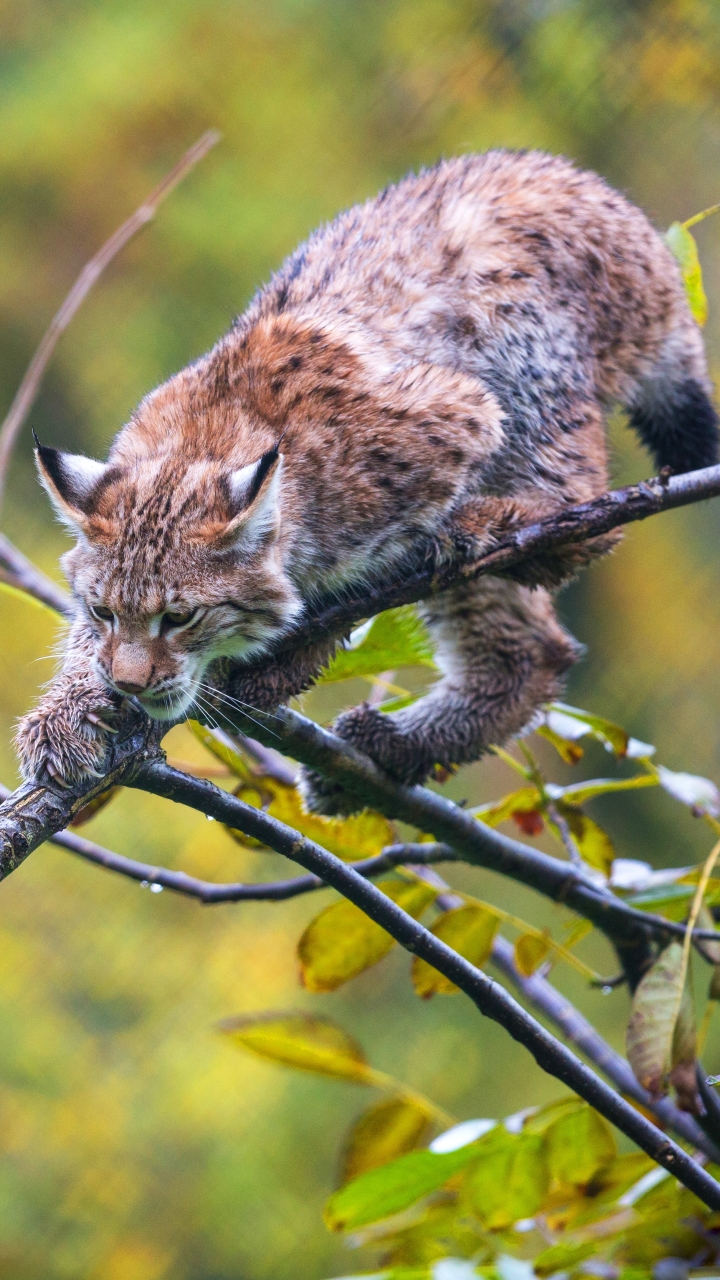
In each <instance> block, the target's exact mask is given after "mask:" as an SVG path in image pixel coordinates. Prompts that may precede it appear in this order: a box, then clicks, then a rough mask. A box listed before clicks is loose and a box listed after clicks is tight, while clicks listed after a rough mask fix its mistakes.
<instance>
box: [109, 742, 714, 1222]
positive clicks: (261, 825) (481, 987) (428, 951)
mask: <svg viewBox="0 0 720 1280" xmlns="http://www.w3.org/2000/svg"><path fill="white" fill-rule="evenodd" d="M129 783H130V785H131V786H139V787H141V788H142V789H143V790H146V791H151V792H153V793H154V794H155V795H161V796H164V797H165V798H166V799H170V800H175V801H177V802H179V803H182V804H187V805H190V806H191V807H192V808H197V809H199V810H200V811H201V812H203V813H209V814H210V815H211V816H212V817H214V818H216V819H217V820H218V821H220V822H227V823H228V824H229V825H231V826H233V827H237V828H239V829H241V830H246V831H247V832H248V834H249V835H253V836H254V837H255V838H256V839H260V840H262V841H263V843H264V844H267V845H269V846H270V848H272V849H275V851H276V852H277V853H281V854H283V855H284V856H285V857H287V858H290V859H291V860H292V861H294V862H299V863H300V865H301V866H304V867H305V869H306V870H307V871H310V872H311V873H312V874H314V875H316V876H319V877H320V878H321V879H322V880H324V881H325V882H326V883H327V884H329V885H332V887H333V888H335V889H337V890H338V891H339V892H340V893H341V894H342V895H343V897H345V898H347V899H348V900H349V901H350V902H353V903H354V904H355V905H356V906H357V907H359V908H360V910H361V911H363V912H364V913H365V914H366V915H367V916H369V918H370V919H371V920H374V921H375V922H376V924H379V925H381V926H382V928H384V929H386V930H387V932H388V933H389V934H390V935H391V937H393V938H395V940H396V941H397V942H399V943H400V945H401V946H403V947H404V948H405V949H406V950H407V951H410V952H411V953H412V954H414V955H418V956H421V957H422V959H424V960H426V961H427V962H428V964H431V965H432V966H433V967H434V968H435V969H437V970H438V971H439V972H440V973H442V974H443V975H444V976H445V977H447V978H448V979H449V980H450V981H451V982H454V983H455V985H456V986H458V987H460V989H461V990H462V991H464V992H465V994H466V995H468V996H469V997H470V998H471V999H472V1001H473V1003H474V1004H475V1005H476V1007H477V1008H478V1009H479V1010H480V1012H481V1013H483V1014H485V1015H486V1016H487V1017H490V1018H492V1019H493V1020H494V1021H496V1022H499V1023H500V1025H501V1026H503V1027H504V1028H505V1030H506V1031H508V1032H509V1033H510V1035H511V1036H512V1037H513V1038H514V1039H515V1040H517V1041H518V1042H519V1043H520V1044H523V1045H524V1046H525V1047H526V1048H527V1049H529V1051H530V1053H531V1054H532V1055H533V1057H534V1058H535V1060H536V1062H537V1063H538V1065H539V1066H540V1067H541V1068H542V1069H543V1070H544V1071H546V1072H547V1073H548V1074H550V1075H552V1076H555V1077H556V1078H557V1079H558V1080H562V1082H563V1083H564V1084H567V1085H568V1086H569V1088H571V1089H573V1090H574V1092H575V1093H577V1094H578V1095H579V1096H580V1097H581V1098H584V1099H585V1101H586V1102H589V1103H590V1105H591V1106H593V1107H595V1109H596V1110H597V1111H599V1112H600V1113H601V1115H604V1116H605V1118H606V1119H607V1120H610V1121H611V1122H612V1123H613V1124H615V1125H617V1127H618V1128H619V1129H620V1130H621V1131H622V1132H623V1133H624V1134H626V1136H627V1137H629V1138H631V1139H632V1140H633V1141H634V1142H636V1143H637V1145H638V1146H639V1147H640V1148H641V1149H642V1150H643V1151H645V1152H646V1153H647V1154H648V1155H649V1156H651V1158H652V1159H653V1160H655V1161H657V1163H658V1164H660V1165H662V1167H663V1168H665V1169H667V1170H668V1171H669V1172H671V1173H673V1174H674V1176H675V1177H676V1178H678V1179H679V1181H680V1182H682V1183H683V1185H684V1186H686V1187H688V1188H689V1189H690V1190H691V1191H693V1192H694V1193H695V1194H696V1195H697V1196H698V1197H699V1198H700V1199H701V1200H702V1201H703V1202H704V1203H705V1204H707V1205H709V1206H710V1207H711V1208H720V1184H718V1183H717V1182H716V1181H715V1180H714V1178H711V1177H710V1175H709V1174H707V1173H706V1172H705V1170H704V1169H702V1168H701V1167H700V1166H699V1165H698V1164H697V1163H696V1162H695V1161H694V1160H692V1159H691V1157H689V1156H687V1155H686V1154H685V1152H684V1151H683V1150H682V1149H681V1148H680V1147H678V1146H677V1145H676V1144H675V1143H674V1142H672V1141H671V1140H670V1139H669V1138H667V1137H666V1136H665V1135H664V1134H663V1133H661V1132H660V1131H659V1130H658V1129H657V1128H656V1126H655V1125H653V1124H651V1123H650V1122H649V1121H648V1120H646V1119H645V1117H644V1116H642V1115H640V1113H639V1112H637V1111H636V1110H634V1108H633V1107H631V1106H630V1105H629V1103H627V1102H625V1101H624V1099H622V1098H621V1097H620V1096H619V1095H618V1094H617V1093H615V1092H614V1091H613V1090H612V1089H611V1088H610V1087H609V1086H608V1085H606V1084H605V1083H604V1081H602V1080H601V1079H600V1078H599V1077H598V1076H596V1075H595V1073H594V1072H593V1071H591V1070H590V1068H589V1067H587V1066H586V1065H585V1064H584V1063H583V1062H581V1061H580V1059H579V1058H576V1057H575V1055H574V1054H573V1053H571V1052H570V1050H569V1049H567V1048H566V1047H565V1046H564V1045H562V1044H561V1043H560V1042H559V1041H558V1040H556V1039H555V1037H554V1036H553V1035H551V1034H550V1032H548V1031H546V1030H545V1028H544V1027H543V1026H541V1025H540V1023H539V1022H537V1021H536V1020H535V1019H534V1018H533V1017H532V1016H531V1015H530V1014H528V1013H527V1012H526V1011H525V1010H524V1009H523V1008H522V1006H521V1005H519V1004H518V1003H517V1001H516V1000H514V999H513V997H512V996H511V995H510V994H509V993H508V992H507V991H506V990H505V988H504V987H502V986H500V985H499V984H498V983H496V982H493V981H492V979H490V978H488V976H487V974H485V973H483V971H482V970H481V969H476V968H475V967H474V966H473V965H471V964H470V963H469V962H468V961H467V960H465V959H464V957H462V956H460V955H458V953H457V952H455V951H453V950H452V948H450V947H448V946H446V944H445V943H444V942H442V941H441V940H440V939H439V938H437V937H435V936H434V935H433V934H432V933H430V931H429V930H428V929H426V928H424V926H423V925H421V924H419V923H418V921H417V920H413V919H412V917H411V916H409V915H407V914H406V912H404V911H402V910H401V909H400V908H399V907H398V906H397V904H396V903H394V902H393V901H392V900H391V899H390V898H388V897H387V895H386V894H384V893H382V892H381V890H379V889H377V888H376V887H375V885H373V884H372V883H371V882H370V881H368V880H366V879H363V877H362V876H361V875H358V873H357V871H355V870H354V868H353V867H351V866H348V865H347V864H346V863H344V862H342V861H341V860H340V858H336V857H335V855H334V854H331V853H329V852H328V851H327V850H326V849H322V848H321V847H320V845H318V844H315V843H314V841H312V840H308V839H305V838H303V837H302V836H300V835H299V834H298V833H297V832H296V831H293V829H292V828H291V827H287V826H285V825H284V823H281V822H278V821H277V820H276V819H275V818H271V817H270V816H269V815H268V814H266V813H263V812H262V810H259V809H254V808H252V806H250V805H246V804H244V803H243V802H242V801H241V800H239V799H237V797H235V796H231V795H228V794H227V793H226V792H224V791H220V790H219V788H217V787H215V786H213V784H212V783H210V782H205V781H202V780H201V779H199V778H191V777H189V776H188V775H186V774H180V773H177V772H176V771H175V770H173V769H170V768H168V766H167V765H165V764H161V763H159V762H158V761H148V762H147V763H146V764H144V765H142V766H140V768H138V769H137V770H136V771H135V773H134V775H131V776H130V778H129Z"/></svg>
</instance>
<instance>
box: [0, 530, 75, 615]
mask: <svg viewBox="0 0 720 1280" xmlns="http://www.w3.org/2000/svg"><path fill="white" fill-rule="evenodd" d="M0 582H6V583H7V584H8V586H10V587H15V589H16V590H17V591H24V592H25V594H26V595H28V596H32V598H33V599H34V600H39V601H40V603H41V604H45V605H47V606H48V608H49V609H55V610H56V612H57V613H59V614H61V615H62V616H63V617H66V618H69V617H70V616H71V615H72V600H71V598H70V596H69V595H68V593H67V592H66V591H63V589H62V587H58V586H57V584H56V583H54V582H53V580H52V578H48V577H47V576H46V575H45V574H44V573H43V572H42V570H40V569H38V567H37V565H34V564H33V562H32V560H28V558H27V556H24V555H23V553H22V551H18V549H17V547H15V546H13V544H12V542H11V541H10V539H9V538H6V537H5V534H4V533H0Z"/></svg>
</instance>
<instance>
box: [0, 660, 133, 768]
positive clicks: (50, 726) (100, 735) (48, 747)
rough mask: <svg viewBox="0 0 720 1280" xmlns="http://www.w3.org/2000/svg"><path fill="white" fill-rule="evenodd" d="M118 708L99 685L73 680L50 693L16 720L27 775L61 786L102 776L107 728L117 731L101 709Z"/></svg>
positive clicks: (18, 742)
mask: <svg viewBox="0 0 720 1280" xmlns="http://www.w3.org/2000/svg"><path fill="white" fill-rule="evenodd" d="M115 711H116V707H115V705H114V703H113V702H112V701H111V696H110V695H109V694H106V693H105V692H104V691H103V690H99V689H98V688H96V687H91V688H88V687H87V686H85V687H82V686H81V687H78V686H77V685H75V686H74V687H71V688H69V689H67V688H66V689H64V690H62V692H59V691H56V692H55V694H54V696H53V694H52V693H51V694H50V696H49V697H48V699H47V700H46V702H45V703H44V704H43V703H41V704H40V706H39V707H36V708H35V710H34V711H31V712H30V714H29V715H27V716H25V718H24V719H23V720H21V721H20V724H19V725H18V730H17V735H16V746H17V749H18V754H19V755H20V759H21V763H22V770H23V776H24V777H25V778H26V779H27V780H28V781H30V780H36V781H42V780H43V779H46V780H47V779H50V780H51V781H52V783H53V784H54V785H56V786H62V787H68V786H73V784H77V783H79V782H83V781H85V780H88V779H90V778H101V777H102V776H103V775H102V765H103V761H104V759H105V755H106V752H107V742H108V740H107V737H106V734H108V733H116V732H117V730H116V729H114V728H113V726H111V725H109V724H108V723H107V721H106V720H105V718H104V715H103V712H104V713H105V714H111V715H112V714H113V713H114V712H115Z"/></svg>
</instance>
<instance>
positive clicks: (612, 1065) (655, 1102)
mask: <svg viewBox="0 0 720 1280" xmlns="http://www.w3.org/2000/svg"><path fill="white" fill-rule="evenodd" d="M273 764H275V762H274V761H273ZM286 770H287V773H288V774H289V773H291V772H292V771H291V770H290V768H289V766H286ZM9 795H10V792H9V790H8V788H7V787H3V786H2V784H0V797H1V798H2V799H7V797H8V796H9ZM51 843H53V844H56V845H58V846H59V847H60V848H62V849H65V850H67V851H68V852H69V853H73V854H75V855H76V856H78V857H80V858H83V859H84V860H85V861H87V862H92V863H93V864H94V865H95V866H100V867H103V868H105V869H106V870H108V871H114V872H116V873H118V874H119V875H123V876H126V877H128V878H129V879H131V880H135V881H139V882H140V883H141V884H144V885H152V884H156V885H160V886H161V887H162V888H164V889H169V890H171V891H173V892H175V893H180V894H183V895H185V896H186V897H190V898H194V899H196V900H197V901H199V902H201V903H203V905H215V904H219V903H226V902H284V901H287V900H288V899H289V898H294V897H298V896H300V895H302V894H305V893H311V892H314V891H316V890H318V889H326V888H327V887H328V886H327V884H326V882H325V881H324V880H321V879H320V877H319V876H316V875H304V876H294V877H293V878H291V879H288V880H275V881H270V882H265V883H261V884H244V883H235V884H232V883H231V884H215V883H212V882H211V881H207V880H199V879H197V878H196V877H194V876H189V875H187V874H186V873H185V872H184V871H171V870H169V869H168V868H167V867H157V866H153V865H152V864H150V863H146V862H138V861H136V860H135V859H134V858H125V857H123V856H122V855H121V854H117V853H113V852H111V851H110V850H109V849H104V848H103V847H102V846H101V845H98V844H96V843H95V842H94V841H92V840H87V839H86V838H85V837H84V836H81V835H78V834H77V832H75V831H63V832H59V833H58V834H56V835H54V836H52V837H51ZM455 860H457V855H456V854H455V853H454V852H453V850H452V849H450V848H449V847H448V846H447V845H440V844H434V845H428V844H400V845H390V846H388V847H387V848H385V849H383V851H382V853H381V854H379V855H378V856H376V857H374V858H365V859H363V860H362V861H360V862H355V863H353V864H352V865H353V870H355V871H356V872H357V873H358V874H359V875H361V876H364V877H368V878H370V877H372V876H376V875H380V874H382V873H383V872H385V871H389V870H391V869H392V868H394V867H397V866H401V865H402V864H408V863H411V869H412V870H414V871H416V872H417V873H419V874H420V875H422V876H423V878H424V879H427V880H429V881H431V882H432V883H434V884H436V885H437V887H439V888H440V889H443V890H447V889H448V886H447V885H446V883H445V881H443V880H442V879H441V878H440V877H439V876H437V875H436V874H435V873H434V872H433V871H432V870H431V867H432V865H433V864H435V863H438V862H449V861H455ZM437 901H438V905H439V906H442V907H443V908H444V909H446V910H450V909H451V908H452V907H454V906H460V905H462V902H463V899H462V898H457V897H456V896H454V895H453V894H452V893H449V892H445V893H442V894H441V895H440V896H439V897H438V900H437ZM492 959H493V962H494V964H495V965H496V966H497V967H498V968H499V969H500V971H501V972H502V973H504V974H505V976H506V977H508V978H509V979H510V981H511V982H512V983H513V984H514V985H515V986H516V987H517V989H518V990H519V991H520V992H521V994H522V995H523V996H524V998H525V999H526V1000H527V1001H529V1002H530V1003H531V1004H533V1005H535V1007H536V1008H537V1009H539V1010H540V1011H541V1013H543V1014H544V1015H545V1016H546V1017H547V1018H549V1019H550V1021H552V1022H554V1023H555V1025H556V1026H558V1027H559V1028H560V1030H561V1031H562V1033H563V1035H564V1036H565V1038H566V1039H567V1040H569V1041H570V1043H571V1044H574V1045H576V1046H577V1047H578V1048H579V1049H580V1050H581V1052H582V1053H583V1054H584V1055H585V1057H587V1058H589V1059H590V1061H591V1062H593V1063H594V1064H595V1066H597V1067H599V1068H600V1070H601V1071H602V1072H603V1073H604V1074H605V1075H606V1076H607V1077H608V1078H609V1079H610V1080H612V1082H613V1084H615V1085H617V1086H618V1088H619V1089H620V1090H621V1092H622V1093H623V1094H625V1095H626V1096H627V1095H629V1096H630V1097H634V1098H635V1099H636V1100H637V1101H638V1102H640V1103H641V1104H642V1105H644V1106H645V1107H646V1108H649V1109H650V1110H652V1111H654V1113H655V1114H656V1115H657V1116H658V1119H659V1120H660V1121H661V1122H662V1123H663V1124H664V1125H666V1126H669V1127H670V1128H671V1129H674V1130H675V1132H676V1133H678V1134H679V1135H680V1137H682V1138H684V1139H685V1140H686V1141H687V1142H690V1143H692V1145H693V1146H695V1147H697V1148H699V1149H700V1150H703V1151H704V1152H705V1154H706V1155H707V1156H709V1157H710V1159H713V1160H719V1159H720V1153H718V1151H717V1150H716V1148H715V1147H714V1146H713V1144H712V1142H710V1141H709V1139H708V1138H707V1137H706V1135H705V1134H704V1133H703V1131H702V1129H701V1128H700V1127H699V1125H698V1124H697V1123H696V1121H695V1120H694V1119H693V1118H692V1116H689V1115H687V1114H686V1113H685V1112H683V1111H680V1110H679V1108H678V1107H676V1106H675V1105H674V1103H673V1102H672V1101H671V1100H670V1099H669V1098H653V1097H652V1096H651V1095H650V1094H649V1093H647V1092H646V1090H645V1089H643V1088H642V1086H641V1085H640V1084H638V1082H637V1080H636V1079H635V1076H634V1075H633V1072H632V1069H631V1068H630V1066H629V1064H628V1063H627V1062H626V1060H625V1059H624V1058H622V1057H621V1056H620V1054H618V1053H616V1052H615V1051H614V1050H613V1049H611V1048H610V1046H609V1045H608V1044H607V1042H606V1041H605V1040H603V1038H602V1036H601V1035H600V1034H599V1033H598V1032H597V1031H596V1030H595V1028H594V1027H593V1026H592V1025H591V1024H590V1023H589V1022H588V1021H587V1019H586V1018H584V1017H583V1015H582V1014H581V1013H580V1012H579V1011H578V1010H577V1009H576V1008H575V1007H574V1006H573V1005H572V1004H571V1003H570V1001H569V1000H567V999H566V998H565V997H564V996H561V995H560V993H559V992H558V991H557V990H556V989H555V987H553V986H552V984H551V983H550V982H548V981H547V979H546V978H543V977H541V976H540V975H539V974H533V975H532V976H531V977H529V978H528V977H525V976H524V975H523V974H521V973H520V971H519V969H518V968H517V966H516V964H515V960H514V951H513V947H512V946H511V944H510V943H509V942H508V941H507V940H506V939H505V938H502V937H498V938H496V939H495V943H494V944H493V953H492ZM703 1083H704V1078H703ZM705 1088H706V1091H707V1086H705ZM713 1100H714V1094H713Z"/></svg>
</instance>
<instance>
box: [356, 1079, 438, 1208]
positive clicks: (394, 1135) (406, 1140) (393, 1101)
mask: <svg viewBox="0 0 720 1280" xmlns="http://www.w3.org/2000/svg"><path fill="white" fill-rule="evenodd" d="M430 1126H431V1120H430V1117H429V1116H428V1112H427V1109H426V1108H423V1107H421V1106H420V1105H419V1104H418V1103H417V1102H415V1101H414V1100H413V1099H412V1098H406V1097H403V1096H402V1095H398V1096H397V1097H393V1098H382V1099H381V1100H380V1102H376V1103H375V1104H374V1105H373V1106H372V1107H368V1109H367V1111H363V1113H362V1115H361V1116H359V1118H358V1119H357V1120H356V1121H355V1123H354V1125H353V1126H352V1128H351V1130H350V1132H349V1134H348V1135H347V1138H346V1139H345V1145H344V1148H343V1153H342V1156H341V1162H340V1185H341V1186H344V1185H345V1183H346V1182H351V1181H352V1180H353V1179H354V1178H358V1177H359V1176H360V1174H361V1173H366V1172H367V1171H368V1170H369V1169H377V1168H379V1167H380V1166H381V1165H384V1164H389V1162H390V1161H391V1160H396V1159H397V1158H398V1157H399V1156H402V1155H405V1154H406V1153H407V1152H408V1151H414V1150H416V1148H417V1147H420V1146H422V1144H423V1142H424V1141H425V1139H426V1138H427V1135H428V1130H429V1129H430Z"/></svg>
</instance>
